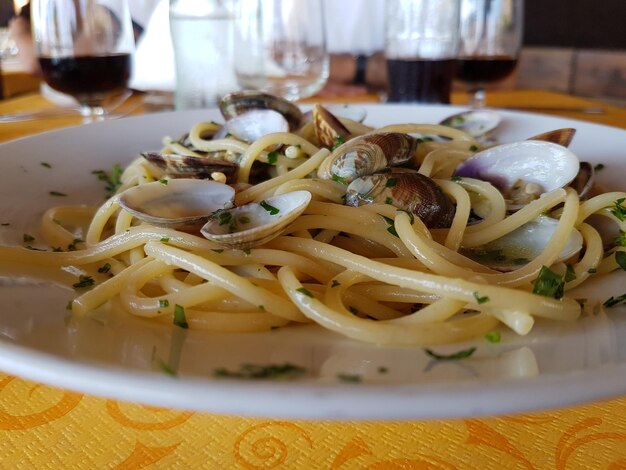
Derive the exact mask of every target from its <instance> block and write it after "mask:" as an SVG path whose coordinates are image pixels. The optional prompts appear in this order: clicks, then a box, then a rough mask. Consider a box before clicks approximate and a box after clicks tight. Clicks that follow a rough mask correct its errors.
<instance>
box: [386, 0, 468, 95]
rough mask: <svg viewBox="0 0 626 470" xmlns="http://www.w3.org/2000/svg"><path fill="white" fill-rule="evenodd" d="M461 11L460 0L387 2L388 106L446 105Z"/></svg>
mask: <svg viewBox="0 0 626 470" xmlns="http://www.w3.org/2000/svg"><path fill="white" fill-rule="evenodd" d="M459 12H460V0H387V1H386V11H385V29H386V33H385V56H386V58H387V70H388V77H389V89H388V96H387V100H388V101H391V102H421V103H449V102H450V91H451V88H452V81H453V79H454V74H455V68H456V58H457V53H458V48H459Z"/></svg>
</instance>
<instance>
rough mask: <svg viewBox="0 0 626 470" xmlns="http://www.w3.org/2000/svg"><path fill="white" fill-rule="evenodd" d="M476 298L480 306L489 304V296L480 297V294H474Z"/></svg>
mask: <svg viewBox="0 0 626 470" xmlns="http://www.w3.org/2000/svg"><path fill="white" fill-rule="evenodd" d="M474 298H475V299H476V302H478V304H479V305H480V304H484V303H487V302H489V297H488V296H486V295H480V294H479V293H478V292H474Z"/></svg>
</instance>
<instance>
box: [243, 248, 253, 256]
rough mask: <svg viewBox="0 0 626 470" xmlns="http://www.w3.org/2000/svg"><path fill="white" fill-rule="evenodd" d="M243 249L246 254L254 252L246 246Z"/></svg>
mask: <svg viewBox="0 0 626 470" xmlns="http://www.w3.org/2000/svg"><path fill="white" fill-rule="evenodd" d="M241 251H243V252H244V253H245V254H246V256H250V253H252V250H251V249H250V248H244V249H243V250H241Z"/></svg>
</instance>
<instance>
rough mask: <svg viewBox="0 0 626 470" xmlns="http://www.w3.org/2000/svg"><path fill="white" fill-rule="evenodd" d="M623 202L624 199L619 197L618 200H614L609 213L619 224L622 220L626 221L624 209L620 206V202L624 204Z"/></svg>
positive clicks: (625, 209) (625, 208) (625, 210)
mask: <svg viewBox="0 0 626 470" xmlns="http://www.w3.org/2000/svg"><path fill="white" fill-rule="evenodd" d="M625 200H626V198H623V197H621V198H619V199H618V200H616V201H615V202H614V203H613V207H612V208H611V209H610V211H609V212H611V214H613V215H614V216H615V217H616V218H617V220H619V221H620V222H623V221H624V220H626V207H624V206H622V202H624V201H625Z"/></svg>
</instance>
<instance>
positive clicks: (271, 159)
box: [267, 151, 278, 165]
mask: <svg viewBox="0 0 626 470" xmlns="http://www.w3.org/2000/svg"><path fill="white" fill-rule="evenodd" d="M277 161H278V152H276V151H273V152H270V153H268V154H267V163H269V164H270V165H276V162H277Z"/></svg>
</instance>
